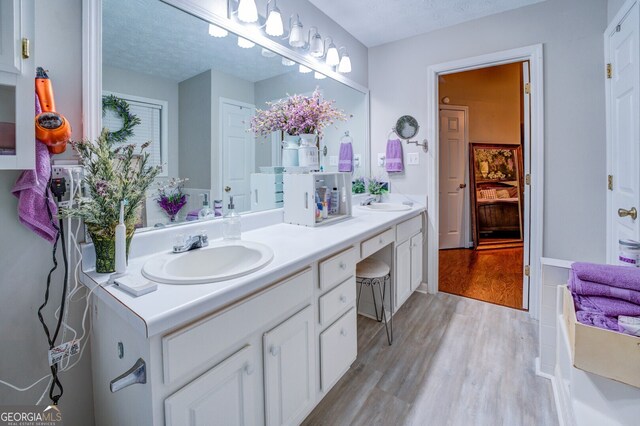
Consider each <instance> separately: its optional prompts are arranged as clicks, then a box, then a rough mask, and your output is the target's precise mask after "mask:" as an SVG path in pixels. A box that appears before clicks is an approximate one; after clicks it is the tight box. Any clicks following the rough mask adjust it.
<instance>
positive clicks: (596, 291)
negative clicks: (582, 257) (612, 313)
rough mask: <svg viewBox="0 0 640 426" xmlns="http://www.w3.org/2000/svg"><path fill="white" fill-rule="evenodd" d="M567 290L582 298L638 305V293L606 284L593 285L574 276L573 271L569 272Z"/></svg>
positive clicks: (639, 293)
mask: <svg viewBox="0 0 640 426" xmlns="http://www.w3.org/2000/svg"><path fill="white" fill-rule="evenodd" d="M569 290H571V292H572V293H574V294H580V295H583V296H604V297H611V298H615V299H622V300H626V301H627V302H631V303H635V304H636V305H640V291H635V290H628V289H626V288H619V287H613V286H610V285H607V284H600V283H594V282H591V281H583V280H581V279H580V278H578V277H577V276H576V273H575V271H573V270H572V271H571V278H570V279H569Z"/></svg>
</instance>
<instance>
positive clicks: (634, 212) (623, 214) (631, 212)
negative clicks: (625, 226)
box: [618, 207, 638, 220]
mask: <svg viewBox="0 0 640 426" xmlns="http://www.w3.org/2000/svg"><path fill="white" fill-rule="evenodd" d="M618 216H620V217H627V216H631V219H633V220H636V219H637V218H638V210H636V208H635V207H631V208H630V209H629V210H625V209H618Z"/></svg>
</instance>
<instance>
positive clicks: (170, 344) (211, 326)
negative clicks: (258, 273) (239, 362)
mask: <svg viewBox="0 0 640 426" xmlns="http://www.w3.org/2000/svg"><path fill="white" fill-rule="evenodd" d="M312 295H313V274H312V273H311V268H307V269H305V270H304V271H302V272H300V273H298V274H296V275H294V276H293V277H291V278H288V279H286V280H284V281H282V282H280V283H277V284H275V285H274V286H273V287H272V288H270V289H268V290H267V291H265V292H264V293H262V294H259V295H257V296H254V297H252V298H250V299H248V300H247V301H245V302H242V303H239V304H238V305H235V306H231V307H230V308H228V309H227V310H225V311H223V312H221V313H219V314H215V315H213V316H210V317H208V318H205V319H203V320H201V321H198V322H197V323H195V324H192V325H190V326H187V327H185V328H183V329H180V330H177V331H174V332H173V333H170V334H168V335H166V336H164V337H163V338H162V361H163V367H164V382H165V383H171V382H173V381H174V380H176V379H178V378H180V377H183V376H186V375H189V374H193V373H196V372H200V371H203V370H204V369H206V367H208V366H209V365H210V364H211V362H212V361H213V360H215V357H216V356H217V355H218V354H219V353H220V352H221V351H224V350H225V349H227V348H229V347H230V346H232V345H234V344H235V343H237V342H238V341H240V340H241V339H243V338H244V337H245V336H248V335H249V334H251V333H253V332H254V331H255V330H257V329H258V328H259V327H260V326H261V325H262V324H265V323H268V322H270V321H273V320H275V319H277V318H278V317H280V316H281V315H283V314H284V313H285V312H286V311H288V310H290V309H292V308H294V307H295V306H299V305H300V304H302V303H304V302H305V301H308V300H309V299H310V298H311V296H312Z"/></svg>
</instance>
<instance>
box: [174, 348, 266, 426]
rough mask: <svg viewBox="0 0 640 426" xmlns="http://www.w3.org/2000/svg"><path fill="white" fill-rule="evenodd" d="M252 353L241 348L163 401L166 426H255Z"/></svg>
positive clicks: (256, 374) (256, 384)
mask: <svg viewBox="0 0 640 426" xmlns="http://www.w3.org/2000/svg"><path fill="white" fill-rule="evenodd" d="M254 358H255V356H254V350H253V349H252V347H251V346H245V347H244V348H243V349H241V350H240V351H238V352H237V353H235V354H234V355H232V356H230V357H229V358H227V359H226V360H225V361H223V362H221V363H220V364H218V365H217V366H215V367H213V368H212V369H211V370H209V371H208V372H206V373H204V374H203V375H202V376H200V377H198V378H197V379H195V380H194V381H192V382H191V383H189V384H188V385H187V386H185V387H183V388H182V389H180V390H179V391H177V392H176V393H174V394H173V395H171V396H170V397H168V398H167V399H165V401H164V409H165V423H166V424H167V425H168V426H181V425H193V426H200V425H202V426H206V425H212V424H220V425H230V426H231V425H233V426H235V425H238V426H239V425H257V424H258V423H260V420H259V419H258V418H257V416H256V412H257V411H256V409H257V407H258V404H257V401H256V397H257V395H258V394H257V393H256V389H258V388H259V387H260V380H259V372H258V371H259V370H257V369H256V368H255V367H256V366H255V359H254Z"/></svg>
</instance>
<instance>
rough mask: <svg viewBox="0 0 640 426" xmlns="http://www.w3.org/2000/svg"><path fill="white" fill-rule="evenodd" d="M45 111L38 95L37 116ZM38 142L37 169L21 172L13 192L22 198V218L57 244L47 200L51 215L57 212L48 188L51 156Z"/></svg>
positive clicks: (33, 229) (27, 225)
mask: <svg viewBox="0 0 640 426" xmlns="http://www.w3.org/2000/svg"><path fill="white" fill-rule="evenodd" d="M40 112H41V109H40V102H39V100H38V96H37V95H36V115H37V114H39V113H40ZM35 144H36V168H35V169H34V170H25V171H23V172H22V174H20V176H19V177H18V180H17V181H16V183H15V185H14V186H13V189H12V190H11V193H12V194H13V195H15V196H16V197H17V198H18V218H19V219H20V222H22V224H23V225H24V226H26V227H27V228H29V229H31V230H32V231H33V232H35V233H36V234H37V235H39V236H41V237H42V238H44V239H45V240H47V241H49V242H50V243H51V244H53V243H54V242H55V240H56V235H57V234H58V229H57V228H56V226H55V225H54V224H53V223H52V222H51V220H49V213H48V212H47V203H48V204H49V209H51V214H52V215H54V216H55V215H56V214H57V213H58V208H57V206H56V203H55V202H54V201H53V198H52V197H51V194H50V193H49V191H48V186H49V177H50V176H51V156H50V155H49V151H48V150H47V147H46V146H45V145H44V144H43V143H42V142H40V141H37V140H36V141H35Z"/></svg>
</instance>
